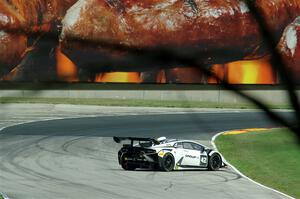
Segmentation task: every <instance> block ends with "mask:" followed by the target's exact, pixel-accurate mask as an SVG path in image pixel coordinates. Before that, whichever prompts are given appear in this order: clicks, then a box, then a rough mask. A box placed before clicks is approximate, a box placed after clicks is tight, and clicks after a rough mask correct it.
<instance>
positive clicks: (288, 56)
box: [0, 0, 300, 84]
mask: <svg viewBox="0 0 300 199" xmlns="http://www.w3.org/2000/svg"><path fill="white" fill-rule="evenodd" d="M253 9H254V11H255V12H253ZM257 15H259V18H257ZM298 16H300V1H299V0H251V1H246V0H245V1H243V0H229V1H224V0H214V1H208V0H143V1H139V0H78V1H77V0H30V1H28V0H10V1H5V0H1V1H0V82H92V83H93V82H95V83H98V82H124V83H183V84H218V83H220V81H227V82H228V83H231V84H280V78H278V76H279V75H278V74H277V72H276V71H275V70H274V69H273V67H272V66H273V64H272V63H271V50H270V46H269V43H268V41H270V39H271V41H273V42H275V43H276V44H277V51H278V52H279V54H280V58H282V60H283V61H284V63H285V67H287V69H288V71H289V72H290V73H291V74H292V78H294V79H295V80H296V81H297V80H298V79H299V80H300V78H299V77H300V69H299V68H300V65H299V64H298V63H299V60H300V51H299V47H300V45H299V44H298V39H299V31H300V28H299V26H300V18H298ZM259 19H261V20H262V22H263V23H258V21H257V20H259ZM261 24H263V25H264V29H266V30H267V31H268V33H269V35H270V36H271V38H267V39H266V38H264V36H265V35H263V34H262V28H261ZM160 49H163V50H162V51H160ZM166 49H167V51H166ZM168 50H169V51H168ZM145 52H146V53H145ZM151 52H152V54H151ZM160 52H162V55H163V56H159V54H160ZM163 52H168V53H170V52H175V53H174V54H170V56H166V54H163ZM177 54H180V55H181V56H182V55H185V56H186V57H188V58H190V57H192V58H193V60H194V61H195V62H193V63H201V64H199V65H201V67H200V66H199V65H198V64H195V65H194V64H189V63H188V62H186V64H184V62H177V60H176V59H174V55H177ZM203 69H205V70H208V71H210V72H211V73H212V74H214V75H215V76H214V75H208V74H207V73H205V72H204V71H203ZM216 77H217V78H216ZM299 80H298V82H300V81H299Z"/></svg>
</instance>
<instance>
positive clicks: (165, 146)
mask: <svg viewBox="0 0 300 199" xmlns="http://www.w3.org/2000/svg"><path fill="white" fill-rule="evenodd" d="M113 139H114V141H115V142H117V143H120V142H121V141H123V140H129V141H130V143H129V144H124V145H123V147H122V148H121V149H120V150H119V152H118V160H119V164H120V165H121V166H122V168H123V169H125V170H135V169H136V168H151V169H159V170H162V171H172V170H182V169H198V168H207V169H208V170H211V171H215V170H218V169H219V168H221V167H223V166H226V165H225V164H224V162H223V161H222V156H221V154H220V153H218V152H217V151H215V150H213V149H210V148H207V147H206V146H204V145H202V144H199V143H197V142H195V141H191V140H176V139H166V138H165V137H160V138H158V139H154V138H136V137H114V138H113Z"/></svg>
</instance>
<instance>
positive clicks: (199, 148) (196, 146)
mask: <svg viewBox="0 0 300 199" xmlns="http://www.w3.org/2000/svg"><path fill="white" fill-rule="evenodd" d="M192 146H193V148H194V149H195V150H198V151H202V150H203V146H201V145H199V144H195V143H192Z"/></svg>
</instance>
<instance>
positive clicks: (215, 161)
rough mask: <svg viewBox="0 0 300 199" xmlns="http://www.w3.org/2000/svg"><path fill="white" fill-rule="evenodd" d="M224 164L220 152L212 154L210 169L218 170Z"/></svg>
mask: <svg viewBox="0 0 300 199" xmlns="http://www.w3.org/2000/svg"><path fill="white" fill-rule="evenodd" d="M221 166H222V158H221V156H220V155H219V154H218V153H214V154H212V156H210V157H209V160H208V170H210V171H217V170H219V169H220V168H221Z"/></svg>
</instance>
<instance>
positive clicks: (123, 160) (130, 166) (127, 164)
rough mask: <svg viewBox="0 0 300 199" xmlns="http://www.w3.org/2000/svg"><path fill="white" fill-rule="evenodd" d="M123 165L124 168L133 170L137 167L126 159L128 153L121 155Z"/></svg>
mask: <svg viewBox="0 0 300 199" xmlns="http://www.w3.org/2000/svg"><path fill="white" fill-rule="evenodd" d="M121 166H122V168H123V169H124V170H129V171H133V170H135V169H136V167H135V166H134V165H133V164H132V163H130V162H129V161H128V160H126V154H123V155H122V157H121Z"/></svg>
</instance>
